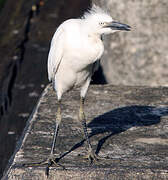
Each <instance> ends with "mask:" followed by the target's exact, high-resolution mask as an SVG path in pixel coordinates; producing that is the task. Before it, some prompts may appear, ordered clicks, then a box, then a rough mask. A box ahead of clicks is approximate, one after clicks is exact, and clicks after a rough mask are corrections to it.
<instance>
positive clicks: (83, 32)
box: [47, 5, 131, 168]
mask: <svg viewBox="0 0 168 180" xmlns="http://www.w3.org/2000/svg"><path fill="white" fill-rule="evenodd" d="M119 30H125V31H130V30H131V27H130V26H128V25H126V24H122V23H119V22H117V21H114V20H113V18H112V17H111V16H110V14H108V13H107V12H106V11H104V10H102V9H101V8H100V7H98V6H96V5H93V6H92V8H91V9H90V10H88V11H87V12H85V14H84V15H83V16H82V17H81V18H77V19H69V20H66V21H65V22H63V23H62V24H61V25H60V26H59V27H58V29H57V30H56V32H55V34H54V36H53V38H52V42H51V47H50V51H49V55H48V78H49V81H52V84H53V88H54V90H55V91H56V94H57V98H58V102H59V105H58V109H57V114H56V127H55V133H54V137H53V144H52V147H51V153H50V156H49V159H48V167H47V168H49V166H50V165H51V164H52V163H54V164H55V163H56V162H55V160H54V154H53V153H54V148H55V144H56V138H57V134H58V130H59V125H60V122H61V106H60V105H61V97H62V95H63V94H64V93H65V92H66V91H68V90H70V89H72V88H74V87H77V86H78V87H81V91H80V110H79V119H80V120H81V122H82V125H83V130H84V135H85V139H86V141H87V145H88V159H89V160H90V161H91V162H92V161H94V160H97V155H96V154H95V153H94V151H93V150H92V146H91V143H90V140H89V137H88V132H87V126H86V119H85V115H84V109H83V106H84V100H85V96H86V93H87V90H88V87H89V84H90V81H91V77H92V75H93V73H94V72H95V71H96V70H97V69H98V67H99V60H100V58H101V57H102V54H103V52H104V45H103V41H102V36H103V35H106V34H111V33H114V32H116V31H119Z"/></svg>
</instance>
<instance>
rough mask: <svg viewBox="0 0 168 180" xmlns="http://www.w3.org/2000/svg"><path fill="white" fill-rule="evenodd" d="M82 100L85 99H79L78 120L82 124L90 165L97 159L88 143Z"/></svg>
mask: <svg viewBox="0 0 168 180" xmlns="http://www.w3.org/2000/svg"><path fill="white" fill-rule="evenodd" d="M84 100H85V99H84V98H82V97H81V99H80V109H79V118H80V120H81V122H82V126H83V131H84V135H85V139H86V142H87V145H88V155H87V157H86V158H87V159H89V161H90V163H92V162H93V161H97V160H98V158H97V155H96V154H95V153H94V152H93V149H92V145H91V143H90V139H89V136H88V131H87V126H86V118H85V114H84Z"/></svg>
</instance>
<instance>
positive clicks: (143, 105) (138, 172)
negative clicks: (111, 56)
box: [3, 85, 168, 180]
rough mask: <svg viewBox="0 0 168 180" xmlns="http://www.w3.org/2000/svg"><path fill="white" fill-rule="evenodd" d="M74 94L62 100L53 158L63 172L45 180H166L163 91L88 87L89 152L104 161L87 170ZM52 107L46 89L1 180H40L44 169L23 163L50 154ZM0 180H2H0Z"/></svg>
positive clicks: (167, 130)
mask: <svg viewBox="0 0 168 180" xmlns="http://www.w3.org/2000/svg"><path fill="white" fill-rule="evenodd" d="M78 102H79V92H78V91H77V90H73V91H71V92H68V93H67V94H65V95H64V98H63V104H62V117H63V120H62V124H61V127H60V132H59V136H58V142H57V145H56V150H55V153H56V154H57V156H58V157H59V156H60V155H62V158H61V159H60V161H59V163H61V164H62V165H64V166H65V167H66V170H62V169H60V168H58V167H52V168H50V175H49V178H48V179H75V180H76V179H87V180H88V179H122V180H123V179H126V180H128V179H134V180H135V179H145V180H146V179H153V180H155V179H156V180H158V179H159V180H163V179H165V180H166V179H168V164H167V161H168V151H167V149H168V139H167V137H168V107H167V104H168V88H165V87H156V88H148V87H126V86H112V85H105V86H101V85H98V86H97V85H96V86H91V87H90V89H89V93H88V96H87V100H86V104H85V112H86V117H87V122H88V129H89V134H90V139H91V142H92V145H93V149H94V150H95V152H96V153H97V154H98V155H100V156H103V157H105V156H108V158H110V160H107V162H104V161H102V162H101V161H100V164H98V165H93V166H90V165H89V164H88V163H87V161H84V160H83V159H82V158H81V156H82V155H84V154H85V153H86V150H85V146H84V144H85V142H84V140H83V132H82V129H81V123H80V122H79V120H78V108H79V104H78ZM56 108H57V100H56V95H55V92H53V90H52V88H51V86H50V85H49V86H47V87H46V89H45V91H44V92H43V94H42V97H41V99H40V100H39V103H38V105H37V107H36V108H35V110H34V112H33V114H32V116H31V118H30V119H29V121H28V123H27V127H26V129H25V131H24V133H23V137H22V139H21V140H20V142H19V144H18V148H17V149H16V154H15V155H14V157H13V158H14V159H11V163H12V165H11V166H10V168H9V170H8V171H7V173H6V175H5V176H4V179H12V180H13V179H23V180H24V179H45V178H46V177H45V168H44V167H22V166H21V164H22V163H28V162H30V163H31V162H39V161H41V160H44V159H45V158H46V157H47V156H48V154H49V151H50V146H51V142H52V133H53V128H54V119H55V113H56ZM4 179H3V180H4Z"/></svg>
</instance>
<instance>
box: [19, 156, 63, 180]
mask: <svg viewBox="0 0 168 180" xmlns="http://www.w3.org/2000/svg"><path fill="white" fill-rule="evenodd" d="M58 161H59V158H55V157H54V155H50V156H49V157H48V159H46V160H44V161H41V162H35V163H25V164H22V166H24V167H31V166H37V167H38V166H46V169H45V174H46V176H47V177H48V175H49V168H50V167H51V166H52V165H55V166H57V167H61V168H62V169H63V170H65V167H64V166H63V165H61V164H60V163H58Z"/></svg>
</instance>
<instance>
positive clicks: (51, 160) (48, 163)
mask: <svg viewBox="0 0 168 180" xmlns="http://www.w3.org/2000/svg"><path fill="white" fill-rule="evenodd" d="M60 123H61V101H58V109H57V113H56V121H55V131H54V136H53V141H52V146H51V152H50V155H49V157H48V158H47V160H44V161H41V162H37V163H25V164H23V165H22V166H26V167H27V166H40V165H46V171H45V174H46V175H47V176H48V175H49V167H50V166H51V165H52V164H54V165H56V166H60V167H62V168H63V169H65V167H64V166H62V165H60V164H59V163H58V162H57V159H56V158H55V157H54V149H55V145H56V139H57V135H58V131H59V125H60Z"/></svg>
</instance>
